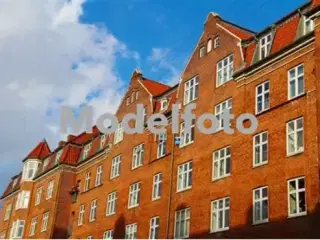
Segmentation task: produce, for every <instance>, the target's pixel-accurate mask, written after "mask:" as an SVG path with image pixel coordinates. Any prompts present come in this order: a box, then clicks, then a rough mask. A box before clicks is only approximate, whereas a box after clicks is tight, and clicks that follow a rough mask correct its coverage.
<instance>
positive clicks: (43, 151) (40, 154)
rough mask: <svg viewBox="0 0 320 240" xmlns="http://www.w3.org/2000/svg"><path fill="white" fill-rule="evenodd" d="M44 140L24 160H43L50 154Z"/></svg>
mask: <svg viewBox="0 0 320 240" xmlns="http://www.w3.org/2000/svg"><path fill="white" fill-rule="evenodd" d="M50 152H51V151H50V148H49V146H48V144H47V142H46V140H43V141H41V142H40V143H39V144H38V145H37V146H36V147H35V148H34V149H33V150H32V151H31V152H30V153H29V154H28V155H27V156H26V158H25V159H24V160H26V159H43V158H45V157H46V156H48V155H49V154H50Z"/></svg>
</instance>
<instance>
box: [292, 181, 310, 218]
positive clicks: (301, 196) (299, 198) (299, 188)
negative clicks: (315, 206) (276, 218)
mask: <svg viewBox="0 0 320 240" xmlns="http://www.w3.org/2000/svg"><path fill="white" fill-rule="evenodd" d="M288 200H289V203H288V205H289V207H288V211H289V217H296V216H301V215H305V214H307V206H306V189H305V180H304V177H300V178H296V179H292V180H289V181H288Z"/></svg>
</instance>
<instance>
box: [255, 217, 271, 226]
mask: <svg viewBox="0 0 320 240" xmlns="http://www.w3.org/2000/svg"><path fill="white" fill-rule="evenodd" d="M268 222H269V219H266V220H262V221H257V222H254V223H252V226H259V225H262V224H265V223H268Z"/></svg>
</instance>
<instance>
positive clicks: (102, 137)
mask: <svg viewBox="0 0 320 240" xmlns="http://www.w3.org/2000/svg"><path fill="white" fill-rule="evenodd" d="M105 143H106V135H105V134H103V135H101V138H100V149H102V148H103V147H104V144H105Z"/></svg>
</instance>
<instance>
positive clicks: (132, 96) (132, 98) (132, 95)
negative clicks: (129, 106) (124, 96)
mask: <svg viewBox="0 0 320 240" xmlns="http://www.w3.org/2000/svg"><path fill="white" fill-rule="evenodd" d="M134 97H135V95H134V92H133V93H132V94H131V103H133V101H134Z"/></svg>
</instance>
